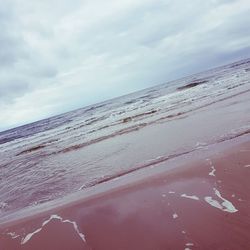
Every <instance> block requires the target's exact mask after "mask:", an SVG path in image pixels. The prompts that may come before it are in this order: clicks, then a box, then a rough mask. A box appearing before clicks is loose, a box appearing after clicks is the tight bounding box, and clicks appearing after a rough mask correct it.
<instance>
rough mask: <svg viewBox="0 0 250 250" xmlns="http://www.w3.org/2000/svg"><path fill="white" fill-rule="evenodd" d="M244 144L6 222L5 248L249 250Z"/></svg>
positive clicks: (247, 145) (248, 166) (0, 230)
mask: <svg viewBox="0 0 250 250" xmlns="http://www.w3.org/2000/svg"><path fill="white" fill-rule="evenodd" d="M243 137H244V140H242V138H236V139H234V140H229V141H228V142H225V143H221V145H220V143H219V144H218V145H214V146H213V147H211V148H210V150H207V151H206V150H205V151H203V152H202V153H199V154H197V153H196V154H195V153H190V154H189V155H187V156H185V157H182V159H179V160H176V161H166V162H164V163H161V164H160V166H158V167H157V166H156V167H155V168H154V169H153V168H152V169H151V170H150V171H151V172H150V173H149V172H145V173H144V174H143V177H140V178H138V179H137V180H136V178H132V177H131V176H127V177H123V178H125V179H126V181H125V182H124V181H123V180H122V178H121V179H118V180H116V185H114V188H112V187H111V188H109V189H108V191H106V192H101V190H102V189H103V186H105V185H111V184H108V183H106V184H105V183H103V184H102V187H100V190H99V191H100V192H98V187H97V188H96V190H97V191H96V193H95V195H93V196H89V197H87V198H82V199H81V198H78V199H77V200H76V201H74V202H69V203H66V204H62V205H60V206H58V207H56V208H51V209H50V208H48V209H45V210H44V211H43V212H41V213H34V214H30V215H26V216H24V217H22V218H20V219H18V218H16V219H14V220H12V221H8V222H3V223H2V224H1V226H0V249H1V250H16V249H23V250H24V249H25V250H34V249H36V250H56V249H60V250H78V249H79V250H80V249H83V250H84V249H92V250H128V249H130V250H138V249H139V250H140V249H142V250H166V249H174V250H175V249H183V250H184V249H186V250H188V249H227V250H229V249H232V250H236V249H250V185H249V177H250V138H249V136H248V135H246V136H243ZM222 144H223V145H222ZM171 164H173V165H175V167H174V168H172V169H171V170H165V171H164V167H169V165H171ZM157 169H161V171H157ZM117 183H118V184H117ZM119 183H120V184H119Z"/></svg>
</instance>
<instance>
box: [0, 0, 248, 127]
mask: <svg viewBox="0 0 250 250" xmlns="http://www.w3.org/2000/svg"><path fill="white" fill-rule="evenodd" d="M249 11H250V3H249V1H248V0H239V1H235V0H230V1H228V0H227V1H226V0H209V1H202V0H194V1H192V3H191V2H190V1H187V0H179V1H169V0H167V1H166V0H164V1H163V0H157V1H155V0H133V1H132V0H120V1H115V0H109V1H102V0H85V1H81V0H73V1H68V0H62V1H60V4H58V1H57V0H50V1H49V0H44V1H25V0H9V1H5V2H3V3H1V5H0V28H1V32H0V48H1V50H0V108H1V110H3V112H1V115H0V119H1V125H0V126H2V128H1V127H0V130H1V129H4V128H8V127H13V126H16V125H19V124H23V123H26V122H30V121H33V120H37V119H41V118H44V117H46V116H50V115H53V114H56V113H60V112H63V111H67V110H70V109H74V108H78V107H81V106H83V105H87V104H90V103H94V102H98V101H101V100H103V99H107V98H111V97H114V96H117V95H121V94H125V93H128V92H131V91H135V90H138V89H141V88H145V87H148V86H150V85H153V84H158V83H161V82H166V81H167V80H172V79H174V78H178V77H181V76H183V75H185V74H191V73H194V72H197V71H201V70H204V69H206V68H211V67H213V66H217V65H221V64H224V63H228V62H230V61H234V60H238V59H241V58H244V57H248V56H250V48H249V44H250V35H249V32H248V29H249V27H248V26H249V25H248V24H249V23H250V17H249ZM38 109H39V112H37V110H38Z"/></svg>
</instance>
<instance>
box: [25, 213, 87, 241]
mask: <svg viewBox="0 0 250 250" xmlns="http://www.w3.org/2000/svg"><path fill="white" fill-rule="evenodd" d="M53 219H57V220H60V221H61V222H62V223H70V224H72V225H73V227H74V229H75V231H76V233H77V234H78V235H79V237H80V238H81V239H82V241H83V242H86V239H85V236H84V234H82V233H81V232H80V231H79V228H78V226H77V224H76V222H75V221H70V220H63V218H62V217H60V216H58V215H56V214H54V215H51V216H50V218H49V219H48V220H46V221H44V222H43V224H42V227H40V228H38V229H36V230H35V231H34V232H32V233H29V234H27V235H26V236H25V237H24V238H23V239H22V240H21V245H23V244H25V243H27V242H28V241H29V240H30V239H31V238H32V237H33V236H34V235H35V234H37V233H39V232H40V231H41V230H42V229H43V227H44V226H45V225H47V224H48V223H49V222H50V221H51V220H53Z"/></svg>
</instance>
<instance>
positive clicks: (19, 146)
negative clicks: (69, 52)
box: [0, 59, 250, 217]
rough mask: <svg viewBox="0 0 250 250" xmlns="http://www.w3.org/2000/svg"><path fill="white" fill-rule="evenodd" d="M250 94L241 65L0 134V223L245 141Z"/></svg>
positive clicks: (248, 73)
mask: <svg viewBox="0 0 250 250" xmlns="http://www.w3.org/2000/svg"><path fill="white" fill-rule="evenodd" d="M249 93H250V59H245V60H242V61H239V62H235V63H232V64H229V65H226V66H222V67H218V68H215V69H211V70H208V71H205V72H202V73H198V74H195V75H191V76H187V77H184V78H182V79H178V80H175V81H171V82H167V83H164V84H161V85H157V86H154V87H151V88H148V89H145V90H141V91H138V92H135V93H132V94H129V95H125V96H121V97H118V98H115V99H112V100H108V101H105V102H102V103H98V104H95V105H91V106H87V107H84V108H80V109H77V110H74V111H71V112H68V113H64V114H61V115H57V116H54V117H51V118H48V119H44V120H41V121H37V122H34V123H31V124H27V125H24V126H21V127H17V128H14V129H10V130H7V131H4V132H0V217H4V216H10V215H11V214H12V213H18V211H22V210H23V209H26V208H30V207H35V208H37V209H38V210H39V206H40V205H42V204H46V203H48V202H50V201H53V200H57V199H65V197H67V196H68V195H70V194H72V193H74V194H76V195H77V194H78V193H79V195H80V194H81V193H83V192H85V191H86V190H87V189H90V188H92V187H93V186H96V185H99V184H100V183H104V182H108V181H111V180H112V179H115V178H117V177H118V176H119V177H121V176H124V175H126V174H128V173H131V172H133V171H139V170H140V169H142V168H147V167H152V166H153V165H154V164H156V163H159V162H162V161H166V160H168V159H170V158H174V157H178V156H180V155H182V154H186V153H188V152H192V151H195V150H199V149H200V148H204V147H207V146H208V145H211V144H213V143H218V142H220V141H225V140H228V139H231V138H233V137H237V136H240V135H242V134H246V133H250V103H249V101H250V94H249ZM38 112H39V110H38Z"/></svg>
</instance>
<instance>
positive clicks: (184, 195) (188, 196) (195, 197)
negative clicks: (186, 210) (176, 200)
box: [181, 194, 199, 201]
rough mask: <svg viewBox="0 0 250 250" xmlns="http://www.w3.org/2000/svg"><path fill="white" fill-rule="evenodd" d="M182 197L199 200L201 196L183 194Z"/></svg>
mask: <svg viewBox="0 0 250 250" xmlns="http://www.w3.org/2000/svg"><path fill="white" fill-rule="evenodd" d="M181 197H184V198H188V199H192V200H197V201H198V200H199V197H197V196H196V195H187V194H182V195H181Z"/></svg>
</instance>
